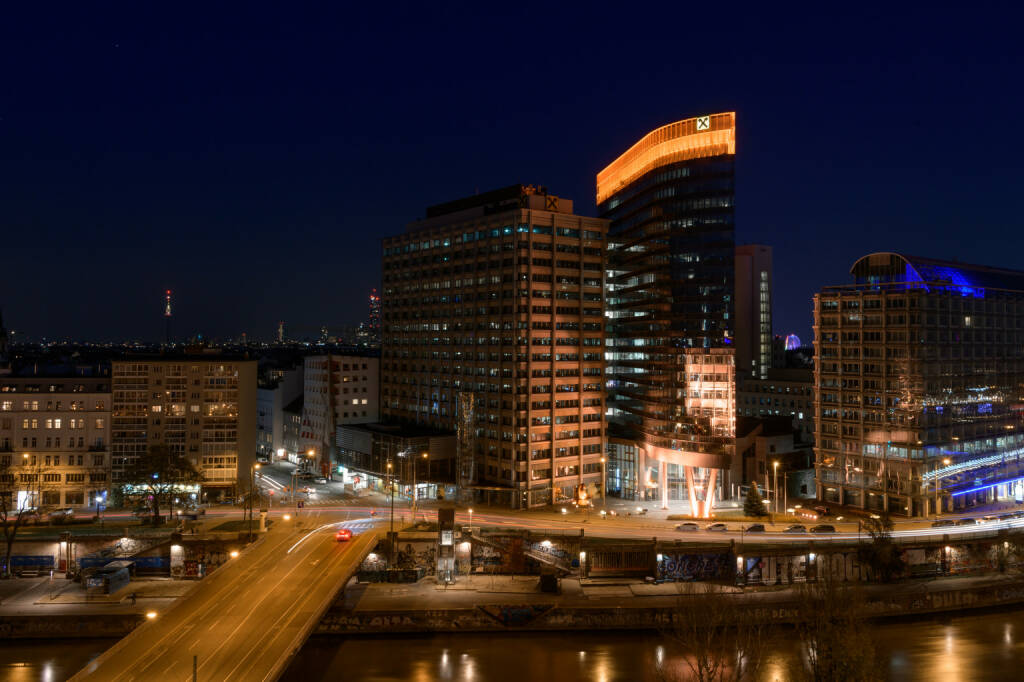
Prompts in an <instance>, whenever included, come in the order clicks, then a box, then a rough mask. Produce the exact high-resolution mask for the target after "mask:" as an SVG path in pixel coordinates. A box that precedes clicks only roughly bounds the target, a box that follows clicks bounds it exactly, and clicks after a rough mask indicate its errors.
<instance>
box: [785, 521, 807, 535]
mask: <svg viewBox="0 0 1024 682" xmlns="http://www.w3.org/2000/svg"><path fill="white" fill-rule="evenodd" d="M782 532H783V533H806V532H807V526H802V525H800V524H799V523H798V524H796V525H793V526H790V527H789V528H787V529H786V530H784V531H782Z"/></svg>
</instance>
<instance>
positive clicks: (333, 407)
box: [300, 352, 380, 476]
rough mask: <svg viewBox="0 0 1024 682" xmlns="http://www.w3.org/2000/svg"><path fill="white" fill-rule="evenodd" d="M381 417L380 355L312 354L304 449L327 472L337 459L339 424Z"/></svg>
mask: <svg viewBox="0 0 1024 682" xmlns="http://www.w3.org/2000/svg"><path fill="white" fill-rule="evenodd" d="M379 419H380V357H378V356H377V354H376V353H372V352H371V353H367V354H365V355H310V356H308V357H306V360H305V367H304V370H303V401H302V426H301V433H300V443H301V448H302V451H303V452H304V453H305V454H306V455H307V456H310V458H311V459H312V460H313V461H312V462H311V464H312V465H313V467H314V468H316V469H318V470H319V471H320V472H321V473H323V475H325V476H327V475H330V472H331V469H332V468H333V467H332V463H333V462H336V461H337V454H338V453H337V438H336V434H337V428H338V426H343V425H346V424H367V423H370V422H375V421H378V420H379Z"/></svg>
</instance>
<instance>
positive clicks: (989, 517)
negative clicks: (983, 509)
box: [981, 514, 999, 523]
mask: <svg viewBox="0 0 1024 682" xmlns="http://www.w3.org/2000/svg"><path fill="white" fill-rule="evenodd" d="M998 520H999V517H998V516H996V515H995V514H986V515H985V516H982V517H981V523H988V522H989V521H998Z"/></svg>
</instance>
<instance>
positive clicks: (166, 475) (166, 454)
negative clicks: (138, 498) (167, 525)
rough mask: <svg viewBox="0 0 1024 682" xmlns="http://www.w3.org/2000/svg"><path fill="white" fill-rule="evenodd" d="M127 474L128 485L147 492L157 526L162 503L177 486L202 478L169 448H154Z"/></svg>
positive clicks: (155, 446) (137, 460)
mask: <svg viewBox="0 0 1024 682" xmlns="http://www.w3.org/2000/svg"><path fill="white" fill-rule="evenodd" d="M125 473H126V478H127V480H128V482H129V483H131V484H133V485H134V486H135V487H136V488H140V489H142V490H143V491H144V494H145V496H146V502H147V506H149V508H150V510H151V511H152V514H153V524H154V525H158V524H159V523H160V508H161V503H162V502H163V501H164V500H167V499H169V498H170V496H171V493H173V492H174V489H175V487H177V486H178V485H183V484H187V483H195V482H197V481H198V480H199V479H200V477H201V475H200V473H199V472H198V471H196V469H195V467H193V466H192V463H191V462H190V461H189V460H188V459H187V458H185V457H183V456H181V455H179V454H176V453H174V452H172V451H171V450H170V448H168V447H167V446H166V445H151V446H150V448H149V451H148V452H147V453H146V454H145V455H142V456H140V457H138V458H137V459H136V460H135V462H134V463H133V465H132V466H131V468H130V469H129V470H128V471H127V472H125Z"/></svg>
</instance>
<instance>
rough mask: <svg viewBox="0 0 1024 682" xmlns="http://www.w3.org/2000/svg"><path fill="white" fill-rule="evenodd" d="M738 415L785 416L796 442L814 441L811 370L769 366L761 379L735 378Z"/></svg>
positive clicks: (812, 374) (812, 375) (812, 373)
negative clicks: (736, 380)
mask: <svg viewBox="0 0 1024 682" xmlns="http://www.w3.org/2000/svg"><path fill="white" fill-rule="evenodd" d="M737 383H738V385H739V388H738V389H737V392H736V395H737V399H738V406H737V409H736V415H737V416H739V417H762V418H766V417H775V416H788V417H790V418H791V420H792V422H793V429H794V433H793V436H794V438H795V439H796V442H797V443H813V442H814V412H815V403H814V370H813V369H803V368H787V369H776V368H772V369H769V370H768V371H767V373H766V376H765V378H763V379H761V378H754V377H746V378H744V379H740V380H738V382H737Z"/></svg>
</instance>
